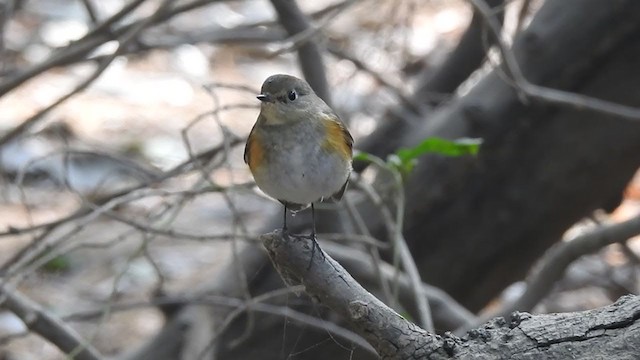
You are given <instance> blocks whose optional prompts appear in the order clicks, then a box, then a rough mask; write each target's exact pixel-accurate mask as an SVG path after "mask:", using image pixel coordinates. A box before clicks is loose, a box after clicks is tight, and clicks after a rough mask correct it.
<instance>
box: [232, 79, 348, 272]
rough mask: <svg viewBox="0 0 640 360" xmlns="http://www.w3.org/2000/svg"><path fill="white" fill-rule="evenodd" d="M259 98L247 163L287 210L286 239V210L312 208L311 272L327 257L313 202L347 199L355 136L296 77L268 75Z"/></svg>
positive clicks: (267, 191)
mask: <svg viewBox="0 0 640 360" xmlns="http://www.w3.org/2000/svg"><path fill="white" fill-rule="evenodd" d="M257 98H258V100H260V113H259V115H258V118H257V120H256V122H255V124H254V125H253V128H252V129H251V132H250V133H249V136H248V138H247V142H246V145H245V149H244V161H245V163H246V164H248V165H249V169H250V171H251V174H252V175H253V178H254V180H255V183H256V185H257V187H258V188H260V189H261V190H262V191H263V192H264V193H265V194H267V195H268V196H270V197H272V198H274V199H276V200H278V201H279V202H280V203H282V205H284V213H283V225H282V234H283V236H288V229H287V211H290V212H292V213H293V214H295V213H296V212H298V211H301V210H303V209H306V208H308V207H311V218H312V228H311V234H310V235H309V238H310V239H311V241H312V247H311V259H310V261H309V267H310V266H311V262H312V261H313V256H314V253H315V250H316V248H318V250H319V251H320V254H322V256H323V258H324V253H322V251H321V249H320V246H319V244H318V242H317V238H316V225H315V208H314V203H317V202H337V201H340V199H342V197H343V195H344V193H345V190H346V188H347V185H348V183H349V176H350V174H351V170H352V158H353V137H352V136H351V133H350V132H349V130H348V129H347V127H346V126H345V124H344V123H343V122H342V121H341V120H340V118H339V117H338V115H336V113H335V112H334V111H333V110H332V109H331V107H329V105H327V104H326V103H325V102H324V101H323V100H322V99H321V98H320V97H319V96H318V95H316V93H315V92H314V91H313V89H312V88H311V86H310V85H309V84H308V83H307V82H306V81H304V80H302V79H299V78H297V77H295V76H291V75H286V74H276V75H272V76H269V77H268V78H267V79H266V80H265V81H264V83H263V84H262V87H261V89H260V94H259V95H257Z"/></svg>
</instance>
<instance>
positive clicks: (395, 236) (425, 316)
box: [352, 156, 433, 332]
mask: <svg viewBox="0 0 640 360" xmlns="http://www.w3.org/2000/svg"><path fill="white" fill-rule="evenodd" d="M369 158H370V159H371V160H372V161H373V163H375V164H376V165H377V166H378V167H379V168H380V169H381V170H382V171H389V173H390V174H391V176H392V177H393V181H394V185H395V188H396V192H397V204H396V218H395V219H394V218H393V215H392V214H391V212H390V211H389V209H388V208H387V205H386V204H385V203H384V201H383V200H382V198H381V197H380V196H379V195H378V193H377V192H376V191H375V190H374V189H373V188H372V187H371V186H370V185H369V184H367V183H366V182H364V181H361V179H360V177H358V176H352V178H354V179H355V181H354V184H356V186H358V187H359V188H360V189H361V190H362V191H363V192H364V193H365V195H366V196H367V197H368V198H369V200H370V201H371V202H372V203H373V204H374V205H375V207H376V208H377V209H379V210H380V213H381V215H382V219H383V223H384V225H385V227H386V229H387V232H388V234H389V238H390V239H391V240H392V241H393V246H394V257H395V256H399V257H400V259H401V260H402V266H403V267H404V269H405V271H406V272H407V274H408V275H409V279H410V280H411V283H412V288H413V289H414V297H415V301H416V305H417V308H418V317H419V318H420V323H421V325H422V326H423V327H424V328H425V329H426V330H427V331H431V332H433V320H432V317H431V310H430V309H429V303H428V302H427V299H426V298H425V297H424V296H422V294H420V287H421V284H422V280H421V278H420V272H419V271H418V267H417V266H416V263H415V261H414V259H413V256H412V255H411V251H410V250H409V246H408V245H407V241H406V239H405V238H404V234H403V233H402V223H403V221H404V207H405V201H404V189H403V188H402V179H401V178H400V174H398V173H397V172H395V171H390V170H389V169H387V167H386V165H385V164H384V162H383V161H382V160H381V159H379V158H376V157H375V156H369Z"/></svg>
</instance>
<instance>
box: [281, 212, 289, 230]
mask: <svg viewBox="0 0 640 360" xmlns="http://www.w3.org/2000/svg"><path fill="white" fill-rule="evenodd" d="M288 233H289V229H287V205H284V212H283V213H282V236H287V234H288Z"/></svg>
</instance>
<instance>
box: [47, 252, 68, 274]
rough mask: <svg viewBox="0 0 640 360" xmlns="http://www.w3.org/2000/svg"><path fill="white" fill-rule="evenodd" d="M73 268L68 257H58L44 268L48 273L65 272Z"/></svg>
mask: <svg viewBox="0 0 640 360" xmlns="http://www.w3.org/2000/svg"><path fill="white" fill-rule="evenodd" d="M70 268H71V261H70V259H69V257H68V256H66V255H58V256H56V257H54V258H53V259H51V260H49V261H48V262H47V263H46V264H44V265H43V266H42V270H44V271H46V272H64V271H67V270H69V269H70Z"/></svg>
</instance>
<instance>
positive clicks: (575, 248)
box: [456, 215, 640, 333]
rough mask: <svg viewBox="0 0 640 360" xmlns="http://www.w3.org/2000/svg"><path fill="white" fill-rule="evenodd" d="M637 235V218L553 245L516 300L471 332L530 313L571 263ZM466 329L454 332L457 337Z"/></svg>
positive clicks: (604, 226) (639, 225) (601, 227)
mask: <svg viewBox="0 0 640 360" xmlns="http://www.w3.org/2000/svg"><path fill="white" fill-rule="evenodd" d="M638 234H640V215H638V216H636V217H634V218H632V219H630V220H627V221H624V222H621V223H618V224H611V225H602V226H598V227H597V228H596V229H594V230H592V231H590V232H588V233H586V234H584V235H579V236H577V237H576V238H574V239H572V240H569V241H564V242H560V243H558V244H556V245H555V246H554V247H552V248H551V249H549V251H548V252H547V254H546V255H544V256H543V257H542V260H540V264H539V265H538V269H537V270H534V272H533V273H532V274H531V275H530V276H529V278H528V279H527V288H526V290H525V292H524V293H523V294H522V295H521V296H520V297H519V298H518V299H517V300H515V301H514V302H512V303H509V304H506V305H505V306H504V307H503V308H501V309H499V310H498V311H497V312H495V313H491V314H487V315H486V316H483V317H482V318H481V319H479V320H478V322H476V323H475V324H472V325H471V326H470V328H472V327H475V326H477V325H480V324H482V323H483V322H484V321H486V320H488V319H490V318H494V317H497V316H507V315H509V314H511V313H512V312H514V311H530V310H531V309H532V308H533V307H534V306H536V305H537V304H538V303H539V302H540V300H542V299H543V298H544V297H545V296H546V295H547V294H548V293H549V292H550V291H551V289H552V287H553V285H554V284H555V283H556V281H557V280H558V279H560V278H561V277H562V276H563V275H564V273H565V271H566V269H567V268H568V267H569V265H571V263H572V262H573V261H575V260H577V259H578V258H580V257H582V256H584V255H586V254H590V253H593V252H595V251H598V250H600V249H601V248H603V247H605V246H607V245H610V244H614V243H618V242H624V241H627V240H628V239H629V238H631V237H633V236H637V235H638ZM466 329H467V328H465V329H460V330H458V331H456V332H459V333H460V332H463V330H466Z"/></svg>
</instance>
